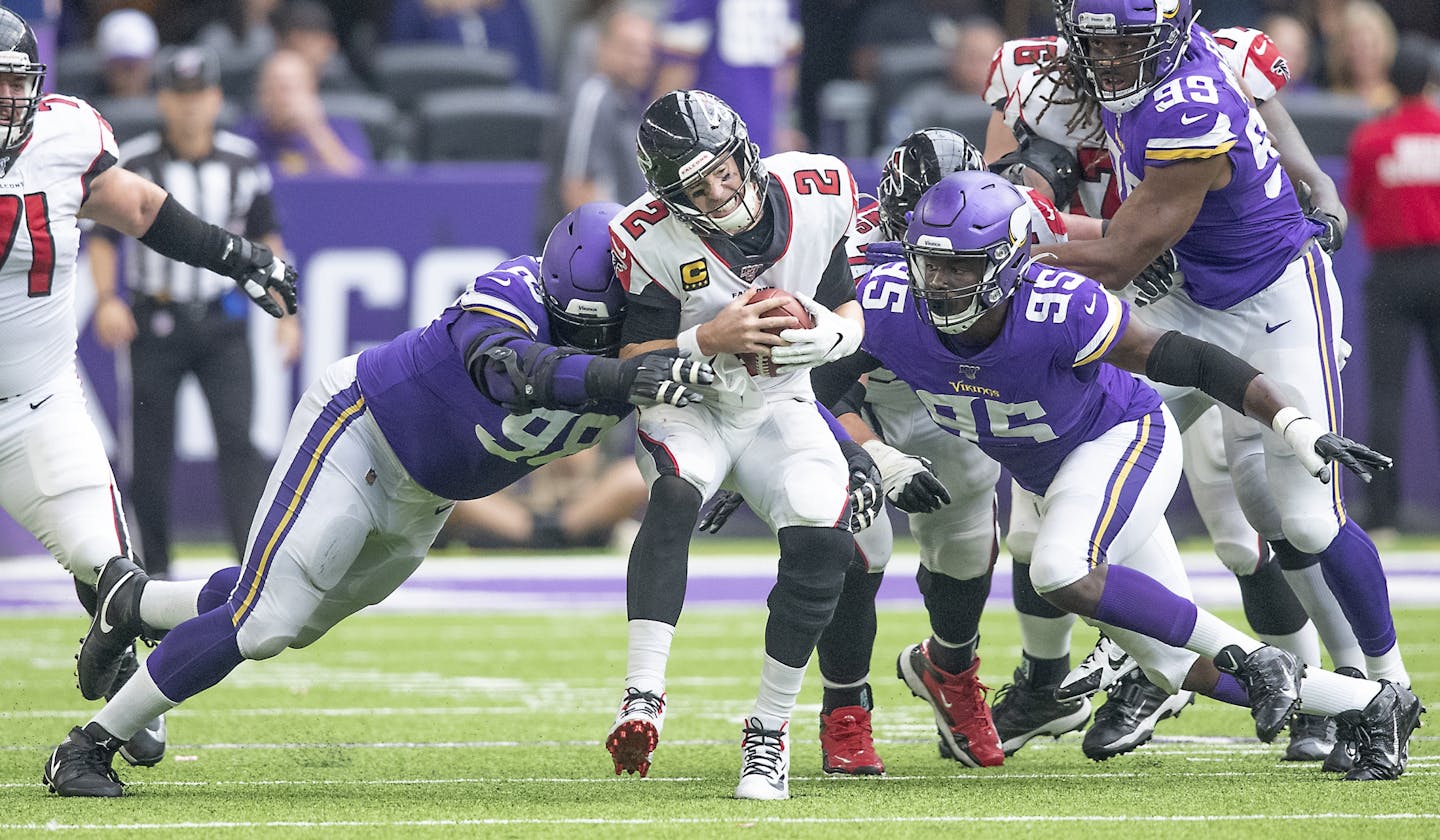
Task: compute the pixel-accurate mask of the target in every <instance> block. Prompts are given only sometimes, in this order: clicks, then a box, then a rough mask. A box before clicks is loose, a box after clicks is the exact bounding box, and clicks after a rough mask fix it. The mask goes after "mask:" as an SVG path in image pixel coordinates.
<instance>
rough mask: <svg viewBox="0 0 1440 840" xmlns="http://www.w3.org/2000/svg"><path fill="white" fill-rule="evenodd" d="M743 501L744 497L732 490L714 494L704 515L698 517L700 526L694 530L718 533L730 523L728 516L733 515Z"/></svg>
mask: <svg viewBox="0 0 1440 840" xmlns="http://www.w3.org/2000/svg"><path fill="white" fill-rule="evenodd" d="M744 501H745V499H744V497H742V496H741V495H740V494H739V493H736V492H735V491H734V490H721V491H720V492H718V493H716V494H715V498H714V499H713V500H712V501H711V503H710V507H709V508H707V509H706V510H705V515H704V516H702V517H700V524H699V525H697V526H695V527H696V529H697V530H700V531H707V532H709V533H711V534H718V533H720V529H721V528H723V527H724V526H725V523H726V522H729V521H730V514H732V513H734V512H735V511H736V509H738V508H739V507H740V505H741V503H742V502H744Z"/></svg>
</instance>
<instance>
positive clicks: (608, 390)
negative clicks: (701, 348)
mask: <svg viewBox="0 0 1440 840" xmlns="http://www.w3.org/2000/svg"><path fill="white" fill-rule="evenodd" d="M679 353H680V351H679V350H676V349H674V348H672V349H669V350H663V351H659V352H655V353H646V354H644V355H643V356H634V357H632V358H629V359H623V360H622V359H609V358H603V357H597V358H596V359H594V360H593V361H591V362H590V365H589V366H588V367H587V368H586V369H585V393H586V394H588V395H589V396H590V397H592V398H594V399H602V400H614V401H616V402H628V403H632V404H634V405H638V406H647V405H660V404H662V403H663V404H665V405H673V406H676V407H679V408H683V407H685V406H687V405H689V404H691V403H698V402H700V401H701V400H703V399H704V397H703V396H702V395H701V394H700V393H699V392H698V391H695V390H694V389H693V387H692V386H695V385H709V384H711V383H712V382H714V381H715V372H714V371H713V370H711V369H710V365H708V364H706V363H705V362H697V361H693V360H691V359H682V358H680V357H679Z"/></svg>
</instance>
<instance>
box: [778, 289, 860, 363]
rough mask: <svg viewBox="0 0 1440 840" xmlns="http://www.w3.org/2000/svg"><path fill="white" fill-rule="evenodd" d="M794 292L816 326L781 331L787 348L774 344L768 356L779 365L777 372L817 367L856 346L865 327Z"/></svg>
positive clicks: (843, 356)
mask: <svg viewBox="0 0 1440 840" xmlns="http://www.w3.org/2000/svg"><path fill="white" fill-rule="evenodd" d="M794 294H795V297H796V299H797V300H799V301H800V303H801V305H803V306H804V307H805V308H806V309H808V310H810V314H811V315H813V316H814V317H815V326H814V328H812V329H808V330H801V329H792V330H784V331H783V332H781V333H780V337H781V338H783V339H785V340H786V341H788V342H790V344H789V346H787V347H776V348H773V349H772V350H771V351H770V358H771V359H772V360H774V362H775V364H776V365H777V366H778V367H779V372H780V373H793V372H795V371H797V370H805V369H807V368H813V367H819V366H820V365H823V364H825V363H826V362H833V361H835V360H836V359H843V358H845V357H846V356H848V355H850V354H851V353H854V352H855V351H856V350H857V349H859V347H860V339H861V338H862V337H864V335H865V329H864V327H862V326H860V324H859V323H858V322H856V321H852V320H850V319H849V318H846V317H843V316H841V315H836V314H835V313H834V312H831V311H830V310H829V309H826V308H825V307H823V306H821V305H820V304H818V303H816V302H815V301H814V300H813V299H811V298H810V297H809V296H808V295H805V294H802V293H800V292H795V293H794Z"/></svg>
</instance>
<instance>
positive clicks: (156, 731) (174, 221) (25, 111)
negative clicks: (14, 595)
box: [0, 9, 295, 766]
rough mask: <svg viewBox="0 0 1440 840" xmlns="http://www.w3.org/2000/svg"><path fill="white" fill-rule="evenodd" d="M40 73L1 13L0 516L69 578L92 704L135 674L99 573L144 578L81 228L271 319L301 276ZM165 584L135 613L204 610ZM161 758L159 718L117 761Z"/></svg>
mask: <svg viewBox="0 0 1440 840" xmlns="http://www.w3.org/2000/svg"><path fill="white" fill-rule="evenodd" d="M45 70H46V68H45V65H44V64H41V63H40V62H39V55H38V51H37V48H36V42H35V33H34V32H33V31H32V30H31V29H30V26H29V24H27V23H26V22H25V21H24V19H23V18H21V17H20V16H19V15H16V14H15V13H14V12H11V11H9V10H6V9H0V238H3V240H4V242H5V243H6V245H5V247H4V251H3V257H0V507H3V508H4V509H5V511H6V512H7V513H9V514H10V516H12V517H13V518H14V519H15V520H16V521H17V522H19V523H20V524H21V525H23V526H24V527H25V528H26V530H28V531H29V532H30V533H32V534H34V535H35V538H36V539H38V540H39V541H40V542H41V543H42V544H43V545H44V546H45V548H46V549H47V550H48V551H49V552H50V553H51V554H52V555H54V557H55V559H56V561H58V562H59V563H60V565H62V566H64V567H65V569H66V570H67V571H69V572H70V574H72V575H73V576H74V578H75V584H76V591H77V592H78V593H79V595H80V600H81V603H83V604H84V605H85V607H86V609H87V610H88V611H89V612H90V613H91V614H92V615H93V616H94V619H93V620H92V622H91V631H90V637H94V642H96V643H92V644H91V645H90V649H91V654H92V655H90V656H87V657H85V659H84V661H82V662H81V663H80V665H81V667H80V668H79V670H78V676H79V682H80V690H81V693H82V694H84V695H85V697H86V698H87V699H91V700H93V699H98V698H100V697H102V696H106V695H110V694H113V693H114V692H115V691H116V690H118V689H119V687H120V684H121V683H123V682H124V680H125V679H128V678H129V676H130V675H131V674H132V673H134V670H135V667H136V664H135V658H134V650H133V643H132V640H131V639H126V640H125V641H124V642H123V643H118V642H117V643H116V644H109V645H107V644H105V639H104V638H103V637H104V635H105V633H104V632H103V631H105V630H106V629H107V628H108V627H109V624H108V623H107V622H106V620H105V618H104V616H105V610H104V608H103V607H104V606H105V605H98V608H97V603H96V600H97V599H96V595H95V584H96V582H97V581H98V580H99V578H100V576H101V575H102V574H109V575H125V574H129V573H131V572H132V571H133V570H135V569H136V567H135V565H134V562H133V560H134V558H133V557H132V556H131V548H130V539H129V535H128V533H127V531H126V526H125V517H124V514H123V513H122V506H121V503H120V496H119V493H118V492H117V490H116V486H115V477H114V474H113V473H112V472H111V469H110V464H109V462H108V461H107V459H106V455H105V449H104V446H103V444H102V443H101V441H100V435H99V433H98V432H97V431H96V429H95V425H94V423H93V422H92V421H91V419H90V416H89V414H88V413H87V412H86V407H85V397H84V393H83V391H82V389H81V386H80V379H79V375H78V372H77V370H76V365H75V339H76V313H75V260H76V252H77V250H78V248H79V243H80V231H79V228H78V227H77V224H76V220H77V218H85V219H93V220H95V221H97V222H101V223H102V224H105V225H108V226H110V227H113V228H115V229H116V230H118V231H121V232H122V233H125V234H127V235H130V236H135V237H138V238H140V240H141V241H142V242H145V243H146V244H147V245H149V246H150V247H151V248H153V249H155V250H156V251H159V252H160V253H162V254H165V255H166V256H169V257H172V258H174V259H179V260H183V261H185V262H189V263H191V264H192V265H200V266H204V267H206V268H210V269H211V270H214V271H217V272H219V273H221V274H224V275H226V276H229V277H233V278H235V280H236V282H238V283H239V284H240V285H241V286H242V287H243V288H244V289H245V291H246V292H247V293H248V294H249V295H250V297H251V298H252V299H253V300H254V301H255V302H256V303H257V304H258V305H259V306H261V307H262V308H264V309H265V310H266V311H267V312H269V313H270V314H272V315H274V316H275V317H280V314H281V308H280V304H279V303H277V302H276V301H275V300H274V299H272V298H271V296H270V294H271V291H272V290H273V291H276V292H278V293H279V294H280V295H281V297H282V298H283V300H284V303H285V306H286V307H287V308H288V309H289V310H290V311H292V312H293V311H295V272H294V269H292V268H290V266H288V265H286V264H285V263H284V262H283V261H282V260H280V259H278V258H276V257H275V256H274V255H273V254H272V253H271V252H270V250H269V249H267V248H265V246H263V245H258V244H256V243H253V242H249V241H247V240H245V239H242V238H240V237H238V236H235V235H234V234H231V233H229V232H227V231H224V230H222V229H220V228H218V227H215V226H214V225H209V224H206V223H204V222H202V221H201V220H200V219H198V218H197V217H196V216H194V215H193V214H192V213H190V212H189V211H187V210H185V209H184V208H182V207H181V206H180V205H179V204H177V203H176V202H175V201H174V200H173V199H171V198H170V196H169V195H168V194H167V193H166V192H165V191H164V190H162V189H161V188H160V187H158V186H156V185H155V184H152V183H150V182H149V181H146V180H144V179H142V178H140V177H139V176H138V175H135V174H134V173H131V172H128V171H126V170H125V169H122V168H120V167H118V166H116V165H115V162H116V146H115V137H114V134H113V133H112V132H111V130H110V126H109V124H108V123H106V122H105V120H104V119H103V118H102V117H101V116H100V115H99V114H98V113H96V111H95V110H94V109H93V108H91V107H90V106H89V105H87V104H86V103H85V102H83V101H81V100H79V99H75V98H72V97H68V96H58V95H53V94H51V95H46V94H44V93H42V89H43V86H44V82H45ZM102 570H103V571H102ZM238 571H239V570H238V569H227V570H226V571H225V572H224V573H221V578H222V579H221V580H218V581H216V582H215V583H214V585H215V586H218V587H223V586H224V581H223V578H224V577H225V576H227V575H228V577H229V580H230V582H231V583H232V584H233V581H234V578H235V577H236V576H237V575H238ZM159 583H160V584H161V585H157V586H156V587H154V588H152V589H151V590H150V592H149V593H147V596H148V597H147V598H146V600H145V602H144V603H143V604H142V605H141V617H142V620H143V621H144V623H145V624H146V625H147V626H148V627H149V628H151V629H153V630H163V629H169V628H171V627H174V626H175V625H176V624H179V623H180V622H182V621H184V620H186V619H187V618H191V617H193V616H195V615H196V614H197V605H196V601H197V598H198V597H200V593H201V591H202V588H203V587H205V586H206V581H203V580H202V581H186V582H174V583H171V582H159ZM97 634H98V635H97ZM87 638H89V637H87ZM164 749H165V740H164V726H163V721H161V720H158V719H157V720H156V721H154V722H153V723H152V725H151V726H150V727H147V728H146V729H145V730H142V731H141V733H140V734H139V735H137V736H136V737H135V738H133V739H131V741H130V742H129V743H128V744H127V745H126V747H125V749H124V751H123V752H122V755H123V756H124V757H125V758H126V760H127V761H130V762H131V763H132V764H137V765H145V766H149V765H153V764H155V763H156V762H158V761H159V760H160V758H161V756H162V755H163V754H164Z"/></svg>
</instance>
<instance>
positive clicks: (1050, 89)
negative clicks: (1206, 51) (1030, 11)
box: [984, 26, 1290, 219]
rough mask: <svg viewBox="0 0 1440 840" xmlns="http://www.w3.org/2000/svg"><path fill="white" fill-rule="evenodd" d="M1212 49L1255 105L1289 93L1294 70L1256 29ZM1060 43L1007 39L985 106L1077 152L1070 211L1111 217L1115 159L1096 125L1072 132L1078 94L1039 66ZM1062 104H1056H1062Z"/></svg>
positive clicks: (1240, 31)
mask: <svg viewBox="0 0 1440 840" xmlns="http://www.w3.org/2000/svg"><path fill="white" fill-rule="evenodd" d="M1212 38H1213V40H1214V44H1215V47H1216V49H1217V52H1218V53H1219V55H1220V57H1221V58H1222V59H1223V61H1224V63H1225V65H1226V66H1228V67H1229V68H1230V69H1231V70H1232V71H1234V73H1235V75H1236V76H1237V77H1238V78H1239V79H1241V80H1242V82H1243V85H1244V88H1245V89H1246V90H1248V91H1249V93H1250V95H1251V96H1253V97H1254V98H1255V101H1256V102H1257V103H1260V102H1265V101H1266V100H1268V99H1270V98H1272V97H1274V96H1275V94H1276V93H1277V92H1279V90H1280V89H1281V88H1283V87H1285V84H1286V82H1288V81H1289V79H1290V69H1289V67H1288V66H1287V65H1286V63H1285V58H1284V57H1283V56H1281V55H1280V50H1279V49H1278V48H1277V47H1276V46H1275V42H1274V41H1272V40H1270V36H1268V35H1266V34H1265V33H1264V32H1261V31H1260V30H1258V29H1247V28H1245V27H1243V26H1232V27H1228V28H1226V29H1218V30H1216V31H1215V32H1214V33H1213V34H1212ZM1066 49H1067V44H1066V42H1065V40H1064V39H1063V38H1054V37H1050V38H1020V39H1017V40H1014V41H1006V42H1005V43H1004V44H1002V45H1001V46H1000V49H999V50H997V51H996V53H995V56H994V58H992V59H991V63H990V79H989V81H988V83H987V84H986V87H985V93H984V97H985V101H986V102H988V103H990V104H991V105H993V106H994V107H996V108H997V109H1000V110H1001V112H1002V113H1003V114H1004V115H1005V123H1006V125H1008V126H1010V127H1011V128H1012V129H1013V128H1014V127H1015V124H1016V122H1019V121H1023V122H1024V123H1025V124H1026V125H1027V126H1029V127H1030V128H1031V129H1032V130H1033V131H1034V132H1035V133H1036V134H1038V135H1040V136H1041V137H1044V138H1045V139H1047V140H1053V141H1054V142H1056V143H1059V144H1060V145H1062V146H1064V147H1066V148H1068V149H1070V150H1072V151H1074V152H1075V158H1076V160H1078V161H1079V164H1080V186H1079V187H1078V188H1077V189H1076V191H1075V200H1074V201H1072V203H1071V206H1070V207H1069V208H1067V209H1069V210H1070V211H1071V212H1075V213H1084V214H1086V215H1088V216H1093V217H1096V218H1103V219H1108V218H1110V217H1111V216H1113V215H1115V211H1116V210H1117V209H1118V208H1119V207H1120V195H1119V193H1118V191H1117V188H1116V186H1115V185H1114V178H1113V177H1112V173H1113V170H1112V168H1111V163H1110V153H1109V151H1107V150H1106V148H1105V137H1104V134H1103V133H1102V132H1101V130H1100V126H1099V124H1098V123H1097V122H1093V121H1087V122H1082V123H1080V124H1078V125H1076V126H1075V127H1074V128H1073V130H1072V129H1071V128H1070V127H1069V126H1070V123H1071V120H1073V119H1074V118H1075V117H1076V112H1077V111H1078V110H1079V109H1078V106H1077V105H1076V104H1075V103H1074V102H1073V101H1072V100H1074V99H1075V95H1074V92H1073V91H1070V90H1068V89H1067V88H1065V86H1063V85H1061V84H1060V83H1059V82H1057V81H1056V74H1055V73H1042V72H1040V71H1039V67H1040V66H1041V65H1042V64H1043V65H1048V64H1050V63H1051V62H1050V59H1051V58H1053V57H1055V56H1058V55H1063V54H1064V52H1065V50H1066ZM1057 100H1058V101H1057Z"/></svg>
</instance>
